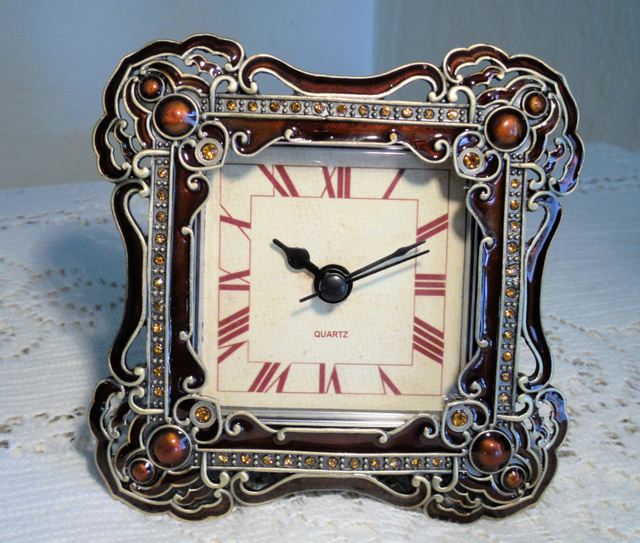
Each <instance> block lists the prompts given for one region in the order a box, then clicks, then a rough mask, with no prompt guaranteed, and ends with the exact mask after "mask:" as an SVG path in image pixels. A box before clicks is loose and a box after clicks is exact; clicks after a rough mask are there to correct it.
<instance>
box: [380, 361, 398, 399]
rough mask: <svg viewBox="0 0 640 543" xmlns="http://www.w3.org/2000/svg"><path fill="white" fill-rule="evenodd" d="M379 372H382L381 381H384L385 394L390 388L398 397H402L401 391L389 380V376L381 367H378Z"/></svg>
mask: <svg viewBox="0 0 640 543" xmlns="http://www.w3.org/2000/svg"><path fill="white" fill-rule="evenodd" d="M378 371H379V372H380V379H381V380H382V390H384V393H385V394H386V393H387V388H388V389H389V390H390V391H391V392H393V393H394V394H395V395H396V396H400V395H402V392H400V389H399V388H398V387H397V386H396V385H394V384H393V381H392V380H391V379H389V376H388V375H387V374H386V373H385V372H384V371H382V368H381V367H380V366H378Z"/></svg>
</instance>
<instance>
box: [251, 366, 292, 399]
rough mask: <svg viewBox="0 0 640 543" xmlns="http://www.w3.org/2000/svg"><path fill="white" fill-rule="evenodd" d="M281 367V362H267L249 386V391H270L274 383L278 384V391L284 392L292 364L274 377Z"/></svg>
mask: <svg viewBox="0 0 640 543" xmlns="http://www.w3.org/2000/svg"><path fill="white" fill-rule="evenodd" d="M279 368H280V362H265V363H264V364H263V365H262V368H261V369H260V371H259V372H258V375H257V376H256V378H255V379H254V380H253V383H252V384H251V386H250V387H249V392H269V390H271V388H272V387H273V385H276V392H277V393H280V392H284V385H285V383H286V382H287V377H289V370H290V369H291V364H289V365H288V366H287V367H286V368H285V369H284V370H283V371H282V372H281V373H280V375H278V376H277V377H275V378H274V376H275V375H276V373H277V372H278V369H279Z"/></svg>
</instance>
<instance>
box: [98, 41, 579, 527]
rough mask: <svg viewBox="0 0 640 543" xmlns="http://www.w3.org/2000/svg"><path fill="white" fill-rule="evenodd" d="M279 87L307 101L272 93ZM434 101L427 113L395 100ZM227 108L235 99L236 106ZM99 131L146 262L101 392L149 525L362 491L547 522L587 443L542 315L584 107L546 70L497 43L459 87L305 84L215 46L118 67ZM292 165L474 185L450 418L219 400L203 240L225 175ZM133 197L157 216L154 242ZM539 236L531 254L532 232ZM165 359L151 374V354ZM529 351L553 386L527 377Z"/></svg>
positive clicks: (396, 80)
mask: <svg viewBox="0 0 640 543" xmlns="http://www.w3.org/2000/svg"><path fill="white" fill-rule="evenodd" d="M261 73H262V74H270V75H271V76H273V77H275V78H277V79H278V80H280V81H281V82H282V83H284V84H285V85H286V86H287V87H289V88H290V89H291V90H292V94H290V95H286V96H285V95H282V96H268V95H262V94H260V92H259V90H258V85H257V83H256V81H255V77H256V75H258V74H261ZM415 81H422V82H423V83H426V84H427V85H428V86H429V88H430V90H429V92H428V94H427V98H426V100H425V101H423V102H400V101H393V100H392V97H393V94H394V93H395V92H396V91H397V90H398V89H399V88H401V87H403V86H405V85H407V84H409V83H412V82H415ZM221 89H223V90H224V92H222V91H221ZM104 110H105V114H104V116H103V117H102V119H101V120H100V122H99V124H98V125H97V128H96V131H95V150H96V153H97V155H98V164H99V169H100V171H101V173H102V174H103V175H104V176H105V177H106V178H107V179H108V180H110V181H112V182H113V183H114V184H115V186H114V191H113V198H112V203H113V214H114V217H115V220H116V223H117V225H118V228H119V230H120V233H121V235H122V239H123V241H124V245H125V250H126V257H127V264H128V266H127V292H126V303H125V312H124V318H123V321H122V325H121V327H120V330H119V332H118V334H117V337H116V338H115V341H114V343H113V347H112V349H111V351H110V354H109V363H110V367H111V372H112V377H110V378H108V379H106V380H104V381H102V382H101V383H100V384H99V385H98V386H97V389H96V391H95V397H94V401H93V404H92V407H91V411H90V424H91V429H92V432H93V434H94V436H95V437H96V439H97V449H96V460H97V465H98V467H99V469H100V471H101V473H102V475H103V477H104V479H105V481H106V482H107V485H108V486H109V488H110V490H111V492H112V493H113V494H114V495H115V496H116V497H118V498H119V499H121V500H123V501H125V502H128V503H129V504H131V505H133V506H135V507H137V508H139V509H141V510H143V511H146V512H149V513H160V512H169V513H171V514H172V515H174V516H176V517H180V518H182V519H203V518H207V517H219V516H222V515H225V514H227V513H229V511H231V509H232V508H233V506H234V504H235V502H238V503H240V504H249V505H254V504H260V503H265V502H269V501H271V500H273V499H275V498H278V497H282V496H286V495H289V494H291V493H295V492H301V491H307V490H349V491H355V492H358V493H362V494H365V495H368V496H371V497H374V498H377V499H379V500H382V501H385V502H388V503H391V504H394V505H396V506H400V507H404V508H420V509H421V510H422V511H424V513H425V514H427V515H429V516H432V517H438V518H443V519H449V520H453V521H457V522H471V521H474V520H476V519H478V518H481V517H482V516H488V517H505V516H508V515H511V514H513V513H515V512H517V511H519V510H521V509H523V508H525V507H527V506H530V505H532V504H534V503H536V502H537V501H538V500H539V499H540V496H541V494H542V492H543V491H544V490H545V488H546V487H547V486H548V484H549V482H550V481H551V478H552V477H553V475H554V473H555V470H556V464H557V456H556V449H557V448H558V446H559V445H560V443H561V442H562V440H563V439H564V436H565V434H566V431H567V415H566V412H565V400H564V397H563V395H562V393H561V392H560V391H559V390H557V389H556V388H554V387H553V386H552V384H551V382H550V380H551V376H552V367H553V361H552V356H551V353H550V350H549V347H548V345H547V342H546V340H545V337H544V333H543V330H542V325H541V316H540V294H541V278H542V271H543V264H544V261H545V257H546V255H547V251H548V249H549V245H550V242H551V239H552V237H553V235H554V233H555V230H556V228H557V226H558V223H559V221H560V215H561V208H560V205H559V202H558V197H559V196H562V195H564V194H567V193H569V192H571V191H572V190H573V189H574V188H575V186H576V183H577V178H578V174H579V171H580V168H581V164H582V159H583V147H582V143H581V141H580V139H579V137H578V136H577V134H576V129H577V124H578V109H577V107H576V104H575V102H574V99H573V97H572V96H571V94H570V92H569V90H568V87H567V85H566V83H565V81H564V79H563V77H562V76H561V75H560V74H559V73H557V72H555V71H554V70H552V69H551V68H549V67H548V66H547V65H545V64H544V63H543V62H541V61H539V60H537V59H535V58H532V57H529V56H524V55H516V56H508V55H506V54H505V53H504V52H503V51H501V50H499V49H497V48H495V47H492V46H488V45H476V46H473V47H470V48H468V49H456V50H453V51H451V52H450V53H449V54H448V55H447V56H446V57H445V59H444V62H443V64H442V68H438V67H436V66H434V65H431V64H426V63H416V64H409V65H406V66H403V67H400V68H397V69H395V70H392V71H390V72H388V73H385V74H382V75H378V76H372V77H357V78H356V77H353V78H348V77H334V76H324V75H316V74H311V73H306V72H303V71H300V70H297V69H296V68H294V67H292V66H290V65H288V64H286V63H284V62H282V61H281V60H279V59H277V58H274V57H271V56H268V55H257V56H253V57H250V58H248V59H245V55H244V51H243V49H242V47H241V46H240V44H238V43H237V42H235V41H231V40H228V39H222V38H219V37H216V36H212V35H196V36H192V37H190V38H189V39H187V40H185V41H183V42H181V43H177V42H173V41H157V42H154V43H151V44H150V45H148V46H146V47H144V48H143V49H141V50H140V51H137V52H135V53H133V54H131V55H129V56H127V57H126V58H124V59H123V60H122V61H121V63H120V64H119V66H118V68H117V70H116V71H115V73H114V74H113V76H112V78H111V80H110V81H109V83H108V85H107V87H106V91H105V94H104ZM275 142H287V143H288V144H290V145H296V144H304V145H312V146H313V145H325V146H350V147H363V148H364V147H378V148H384V147H393V148H397V147H399V146H401V147H403V148H406V149H409V150H411V151H412V152H413V153H415V154H416V155H417V156H418V157H419V158H420V159H422V160H424V161H426V162H428V163H441V162H443V161H449V163H452V164H453V167H454V169H455V172H456V173H457V175H458V176H459V177H460V178H462V179H464V180H466V183H467V187H468V188H467V190H466V206H467V210H468V213H469V214H470V215H471V217H472V218H473V220H472V222H473V223H474V224H473V228H475V229H476V232H477V233H478V236H477V239H478V241H477V243H476V244H475V246H474V248H473V251H474V252H475V253H476V255H477V257H476V259H475V261H476V268H475V269H474V271H473V274H472V275H474V276H475V281H474V291H475V295H474V296H473V297H472V298H473V304H472V307H470V311H469V313H470V315H471V324H470V326H471V332H472V334H471V335H472V336H473V348H472V355H471V356H470V357H469V359H468V361H467V363H466V365H465V366H464V368H463V369H462V371H461V372H460V374H459V377H458V383H457V394H455V395H454V396H451V397H447V398H446V400H445V408H444V410H443V411H442V412H441V413H432V412H429V413H419V414H415V415H412V416H411V417H408V420H406V422H404V423H403V424H402V425H401V426H399V427H397V426H396V427H393V428H370V427H367V428H357V427H355V428H354V427H345V428H336V427H331V428H318V427H317V426H313V427H310V426H305V425H295V424H294V425H291V424H273V423H272V422H269V423H266V422H265V421H262V420H260V418H258V417H257V416H255V415H254V414H252V413H251V412H248V411H237V412H225V410H223V407H224V406H221V405H219V403H218V402H217V401H216V399H215V398H208V397H203V396H201V395H199V390H200V389H201V387H202V386H203V383H204V380H205V373H206V371H205V368H204V366H203V364H202V363H201V362H200V360H199V358H198V354H197V352H196V350H195V349H194V344H193V336H194V331H195V330H196V328H197V322H196V321H197V315H196V307H195V301H196V298H195V293H194V289H195V287H194V285H195V280H194V278H195V277H196V274H197V261H196V258H195V256H194V254H195V252H196V251H195V243H196V241H195V238H194V229H195V224H196V221H197V217H198V214H199V212H200V210H201V209H202V206H203V204H204V202H205V199H206V198H207V194H208V192H209V190H210V181H209V180H208V179H207V177H206V175H205V172H207V171H208V170H212V169H214V168H220V167H221V166H222V165H223V164H224V162H225V157H226V155H227V154H228V152H229V148H230V147H231V148H232V149H233V151H232V152H235V153H238V154H240V155H250V154H255V153H259V152H260V151H261V150H262V149H264V148H265V147H267V146H270V145H271V144H273V143H275ZM133 196H142V197H144V198H148V199H149V223H148V231H145V228H143V227H141V226H140V225H139V224H138V223H137V222H136V220H135V219H134V217H133V213H132V211H131V208H130V203H131V202H130V201H131V199H132V197H133ZM535 213H537V215H535V217H536V218H535V220H533V221H532V224H535V225H536V231H535V233H534V235H533V236H532V237H531V238H530V239H525V235H524V230H525V218H526V217H527V218H528V217H529V216H534V214H535ZM139 335H140V336H141V337H145V338H146V345H147V351H148V355H147V359H146V360H138V359H133V360H132V359H131V358H132V356H131V355H130V353H129V348H130V346H131V344H132V343H133V341H134V339H135V338H136V337H137V336H139ZM523 349H528V350H529V351H530V353H531V354H532V358H533V359H534V360H535V364H534V366H535V367H534V368H533V369H531V370H530V371H528V372H527V371H525V369H524V368H523V367H522V365H520V364H519V362H520V360H521V356H522V350H523Z"/></svg>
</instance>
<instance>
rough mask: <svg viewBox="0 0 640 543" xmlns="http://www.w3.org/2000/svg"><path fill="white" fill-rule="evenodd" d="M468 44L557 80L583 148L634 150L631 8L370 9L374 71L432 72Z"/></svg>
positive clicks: (636, 86) (431, 4) (635, 49)
mask: <svg viewBox="0 0 640 543" xmlns="http://www.w3.org/2000/svg"><path fill="white" fill-rule="evenodd" d="M476 43H489V44H491V45H495V46H497V47H500V48H501V49H503V50H504V51H505V52H506V53H507V54H509V55H517V54H527V55H532V56H534V57H538V58H539V59H540V60H542V61H544V62H546V63H547V64H549V65H550V66H551V67H552V68H554V69H555V70H557V71H559V72H560V73H562V74H564V76H565V77H566V79H567V82H568V83H569V88H570V89H571V92H572V93H573V95H574V96H575V98H576V100H577V102H578V106H579V108H580V113H581V117H580V125H579V127H578V132H579V134H580V135H581V137H582V138H583V140H585V141H586V142H596V141H599V142H606V143H610V144H614V145H617V146H619V147H624V148H626V149H630V150H634V151H637V150H638V149H639V148H640V136H639V135H638V129H637V127H638V124H640V106H639V105H638V91H639V90H640V70H639V69H638V65H639V62H638V58H639V55H640V2H638V0H545V1H538V2H531V1H527V2H525V1H522V0H517V1H510V2H507V1H504V0H473V1H471V0H457V1H456V2H451V1H449V0H429V1H426V2H423V1H419V0H395V1H394V2H380V3H379V4H378V9H377V13H376V44H377V45H378V48H377V51H376V66H375V67H376V70H377V71H385V70H388V69H390V68H392V67H393V66H397V65H401V64H406V63H408V62H415V61H423V60H427V61H428V62H432V63H436V64H440V63H441V62H442V60H443V58H444V56H445V55H446V53H447V52H449V51H450V50H451V49H455V48H457V47H468V46H470V45H473V44H476ZM587 153H588V150H587ZM588 159H589V158H588V154H587V160H588Z"/></svg>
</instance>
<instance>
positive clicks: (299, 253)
mask: <svg viewBox="0 0 640 543" xmlns="http://www.w3.org/2000/svg"><path fill="white" fill-rule="evenodd" d="M273 243H274V244H275V245H276V246H278V247H279V248H280V249H282V252H283V253H284V254H285V256H286V257H287V262H288V263H289V266H291V267H292V268H293V269H294V270H308V271H310V272H311V273H312V274H313V275H314V276H316V275H318V273H320V268H318V266H316V265H315V264H313V263H312V262H311V259H310V258H311V257H310V256H309V251H307V250H306V249H304V248H302V247H287V246H286V245H285V244H284V243H282V242H281V241H280V240H277V239H274V240H273Z"/></svg>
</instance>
